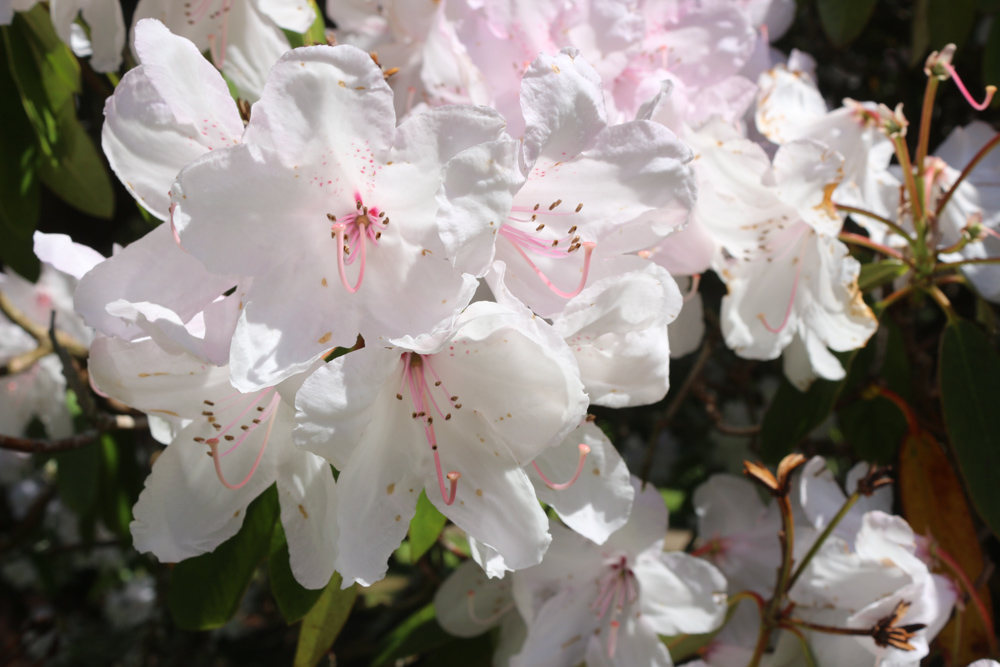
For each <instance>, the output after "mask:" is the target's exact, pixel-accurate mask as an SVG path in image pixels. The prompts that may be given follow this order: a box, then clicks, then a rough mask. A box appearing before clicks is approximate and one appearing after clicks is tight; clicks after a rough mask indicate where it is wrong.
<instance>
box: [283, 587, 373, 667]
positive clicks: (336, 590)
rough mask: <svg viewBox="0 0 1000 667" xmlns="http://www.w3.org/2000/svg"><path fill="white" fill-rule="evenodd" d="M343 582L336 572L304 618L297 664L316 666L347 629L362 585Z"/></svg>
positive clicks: (298, 666) (297, 649)
mask: <svg viewBox="0 0 1000 667" xmlns="http://www.w3.org/2000/svg"><path fill="white" fill-rule="evenodd" d="M342 583H343V580H342V579H341V577H340V574H339V573H337V572H334V573H333V577H332V578H331V579H330V583H329V584H327V586H326V588H324V589H323V591H322V593H321V594H320V597H319V600H317V601H316V604H315V605H314V606H313V608H312V609H311V610H310V611H309V613H308V614H306V616H305V618H303V619H302V629H301V630H300V631H299V644H298V647H297V648H296V649H295V662H294V663H293V664H294V667H315V665H317V664H319V661H320V660H322V659H323V656H324V655H326V653H327V651H329V650H330V647H331V646H333V642H334V641H336V639H337V635H339V634H340V631H341V630H342V629H343V627H344V623H346V622H347V617H348V616H350V615H351V608H352V607H354V600H355V598H357V596H358V585H357V584H353V585H351V586H350V587H349V588H346V589H344V590H341V588H340V586H341V584H342Z"/></svg>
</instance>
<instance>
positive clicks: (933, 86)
mask: <svg viewBox="0 0 1000 667" xmlns="http://www.w3.org/2000/svg"><path fill="white" fill-rule="evenodd" d="M939 83H940V80H939V79H938V78H937V77H936V76H934V75H933V74H932V75H931V76H930V77H928V79H927V88H925V89H924V106H923V109H922V110H921V113H920V139H919V141H918V142H917V165H919V166H920V168H921V171H923V164H924V160H925V159H926V158H927V145H928V143H930V136H931V118H932V116H933V115H934V97H935V96H936V95H937V89H938V84H939Z"/></svg>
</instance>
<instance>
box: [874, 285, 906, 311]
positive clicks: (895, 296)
mask: <svg viewBox="0 0 1000 667" xmlns="http://www.w3.org/2000/svg"><path fill="white" fill-rule="evenodd" d="M911 292H913V285H907V286H906V287H902V288H900V289H898V290H896V291H895V292H893V293H892V294H890V295H889V296H887V297H885V298H884V299H882V300H881V301H879V302H878V303H876V304H875V307H876V308H877V309H878V311H879V312H880V313H881V312H883V311H885V309H886V308H888V307H889V306H891V305H892V304H894V303H896V302H897V301H899V300H900V299H902V298H903V297H905V296H907V295H909V294H910V293H911Z"/></svg>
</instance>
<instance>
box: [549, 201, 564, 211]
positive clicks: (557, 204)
mask: <svg viewBox="0 0 1000 667" xmlns="http://www.w3.org/2000/svg"><path fill="white" fill-rule="evenodd" d="M561 203H562V199H557V200H555V201H554V202H552V203H551V204H549V210H550V211H551V210H552V209H554V208H555V207H556V206H559V204H561Z"/></svg>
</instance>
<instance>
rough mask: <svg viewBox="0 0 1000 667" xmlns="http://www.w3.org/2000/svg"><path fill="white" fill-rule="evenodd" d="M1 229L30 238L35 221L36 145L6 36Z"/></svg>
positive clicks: (1, 58)
mask: <svg viewBox="0 0 1000 667" xmlns="http://www.w3.org/2000/svg"><path fill="white" fill-rule="evenodd" d="M0 91H2V92H0V127H3V132H0V229H2V231H3V232H4V237H8V236H9V235H11V234H15V235H17V236H18V238H21V239H30V238H31V234H32V232H34V231H35V226H36V224H37V222H38V205H39V196H38V194H39V190H38V177H37V169H38V157H39V154H38V148H37V146H36V145H35V141H34V137H33V136H32V132H33V130H32V127H31V122H30V121H29V120H28V116H27V115H26V114H25V112H24V107H23V106H22V105H21V102H20V100H19V99H18V95H17V84H16V83H15V81H14V78H13V77H12V76H11V73H10V65H9V61H8V58H7V48H6V39H4V46H3V47H2V48H0Z"/></svg>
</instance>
